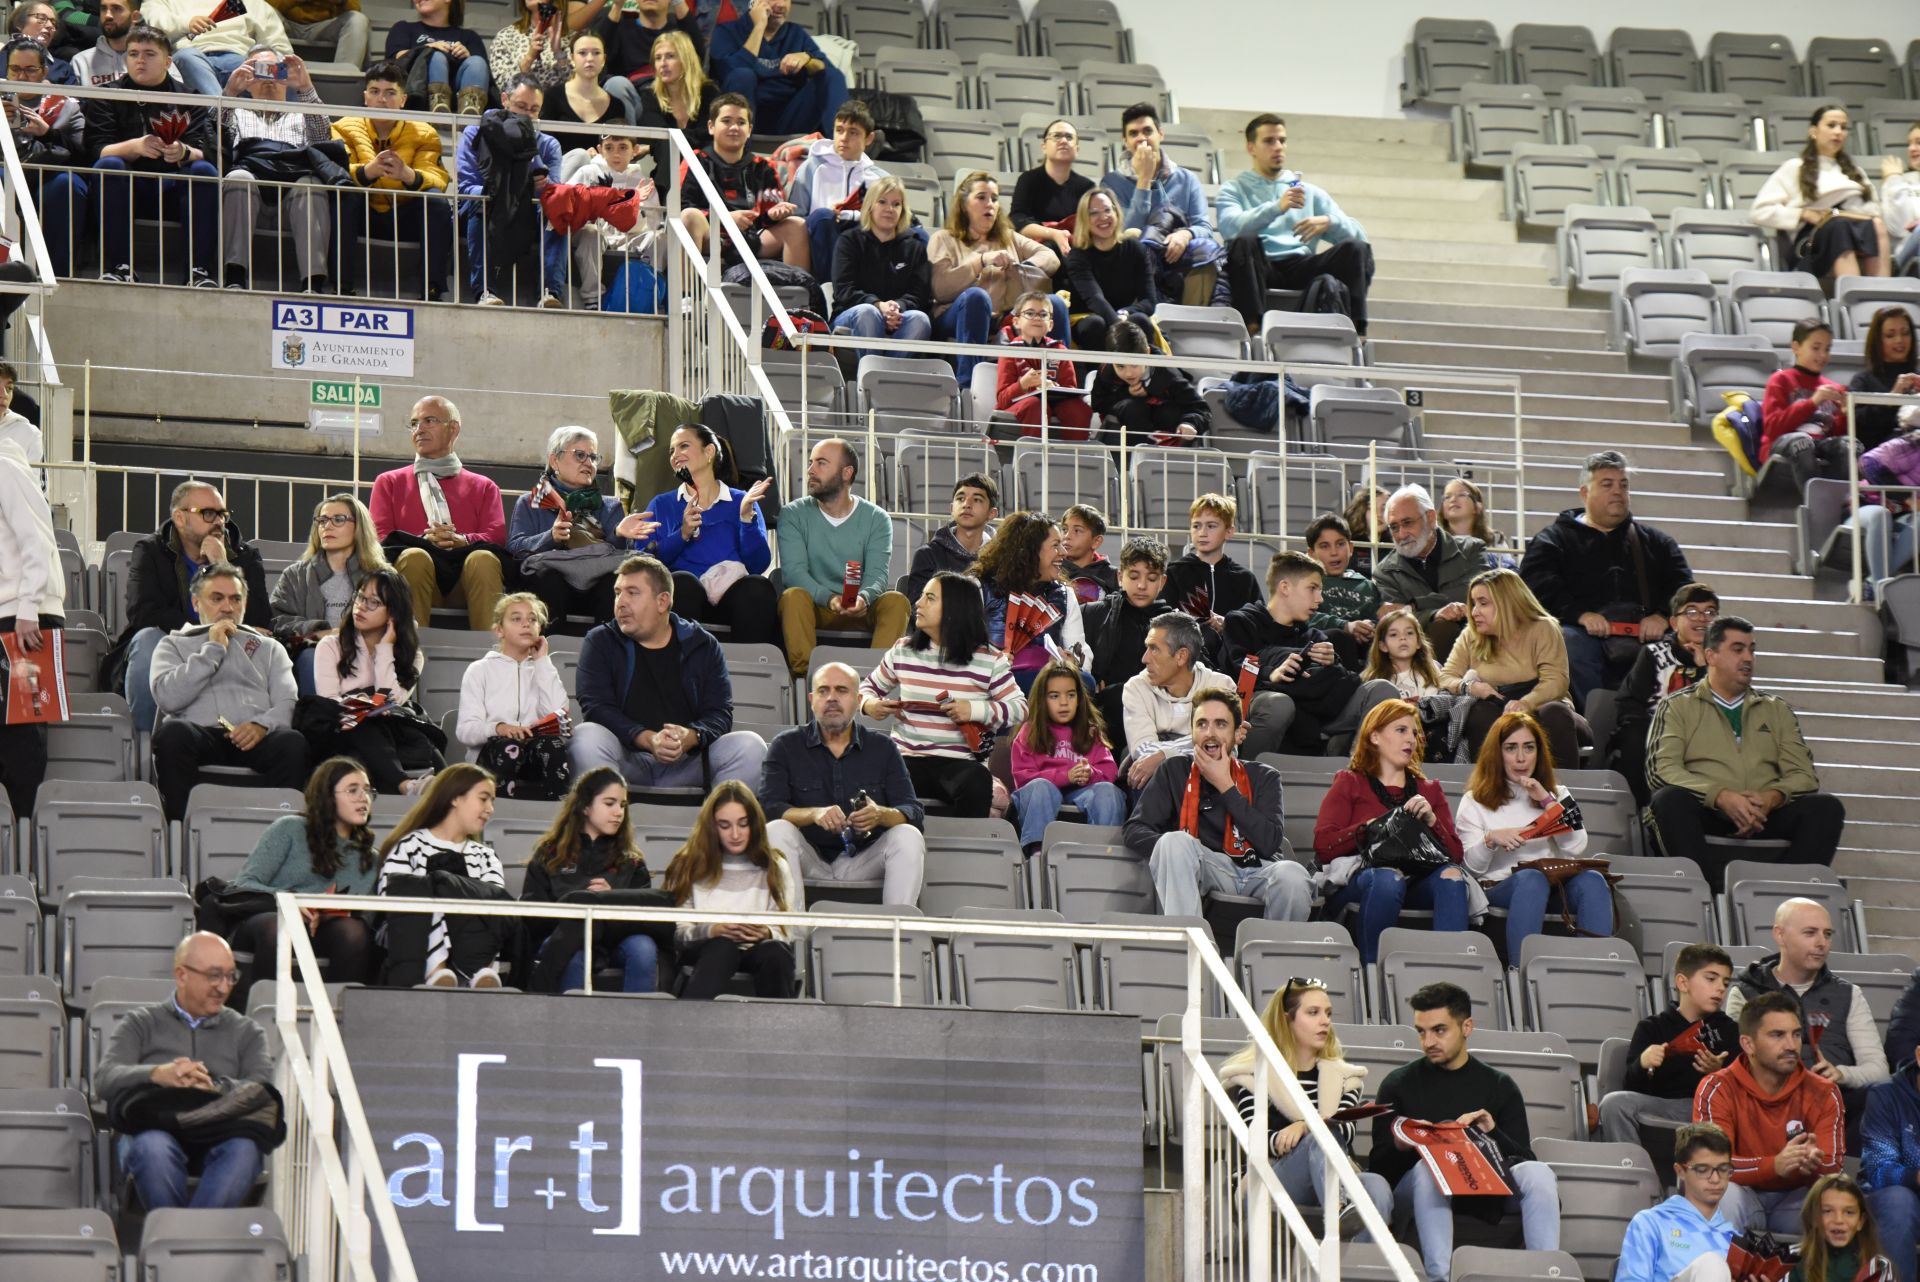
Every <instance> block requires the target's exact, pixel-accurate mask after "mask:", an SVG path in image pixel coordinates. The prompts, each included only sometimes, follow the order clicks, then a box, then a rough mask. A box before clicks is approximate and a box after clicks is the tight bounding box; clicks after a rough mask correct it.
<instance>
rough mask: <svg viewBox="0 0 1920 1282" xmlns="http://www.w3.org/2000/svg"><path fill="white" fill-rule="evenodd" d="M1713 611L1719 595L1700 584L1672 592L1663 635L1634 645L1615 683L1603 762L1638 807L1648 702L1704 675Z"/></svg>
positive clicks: (1643, 784)
mask: <svg viewBox="0 0 1920 1282" xmlns="http://www.w3.org/2000/svg"><path fill="white" fill-rule="evenodd" d="M1719 613H1720V598H1719V597H1718V596H1715V595H1714V591H1713V589H1712V588H1710V587H1708V586H1706V585H1705V584H1704V583H1689V584H1687V585H1686V586H1685V587H1683V588H1681V589H1680V590H1679V591H1678V592H1676V593H1674V594H1673V608H1672V609H1671V610H1670V611H1669V612H1668V614H1667V619H1668V622H1669V626H1668V628H1667V634H1666V635H1665V636H1663V637H1661V638H1660V639H1659V640H1658V641H1655V642H1653V643H1651V644H1649V645H1643V646H1641V647H1640V653H1639V654H1637V655H1635V656H1634V660H1633V667H1632V669H1631V670H1630V671H1628V673H1627V679H1626V680H1625V681H1623V682H1622V683H1621V685H1620V694H1619V702H1618V708H1619V711H1618V712H1617V713H1616V714H1615V719H1614V725H1613V740H1612V742H1611V743H1610V744H1609V745H1608V748H1607V767H1608V769H1610V770H1616V771H1618V772H1619V773H1621V774H1623V775H1625V776H1626V777H1627V783H1628V785H1629V786H1631V787H1632V789H1633V795H1634V796H1635V797H1637V798H1639V800H1640V804H1641V805H1643V806H1644V805H1646V804H1647V802H1648V801H1649V800H1651V794H1650V792H1649V791H1648V789H1647V730H1648V729H1649V728H1650V727H1651V726H1652V725H1653V705H1654V704H1656V703H1658V702H1660V700H1662V699H1664V698H1666V697H1667V696H1668V695H1670V694H1673V693H1675V692H1676V691H1680V690H1685V689H1686V688H1687V687H1688V686H1690V685H1694V684H1696V683H1697V682H1699V680H1700V679H1701V678H1702V677H1704V676H1706V675H1707V625H1708V624H1710V623H1712V622H1713V620H1714V618H1715V617H1716V616H1717V615H1718V614H1719Z"/></svg>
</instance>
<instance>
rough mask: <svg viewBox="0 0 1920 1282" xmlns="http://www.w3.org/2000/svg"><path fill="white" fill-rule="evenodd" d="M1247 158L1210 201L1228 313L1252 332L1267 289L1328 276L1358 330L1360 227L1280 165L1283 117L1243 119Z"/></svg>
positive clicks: (1365, 269) (1362, 296) (1362, 269)
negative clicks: (1223, 262)
mask: <svg viewBox="0 0 1920 1282" xmlns="http://www.w3.org/2000/svg"><path fill="white" fill-rule="evenodd" d="M1247 155H1248V156H1249V157H1251V158H1252V160H1253V169H1252V170H1251V171H1249V172H1247V173H1244V174H1241V175H1240V176H1239V177H1238V178H1235V179H1234V180H1233V181H1232V182H1230V183H1228V184H1227V185H1226V186H1224V187H1222V188H1221V189H1220V194H1219V196H1218V197H1216V198H1215V210H1216V212H1217V213H1218V216H1219V217H1218V222H1219V226H1220V238H1221V239H1222V240H1224V241H1226V242H1227V283H1228V284H1229V285H1230V286H1231V287H1232V290H1233V306H1234V310H1236V311H1238V312H1239V313H1240V314H1241V315H1242V316H1244V317H1246V320H1247V328H1249V329H1257V328H1258V327H1259V325H1260V318H1261V316H1262V315H1263V314H1265V312H1266V310H1267V290H1268V289H1306V288H1308V287H1309V286H1310V285H1311V284H1312V283H1313V281H1314V280H1315V279H1316V278H1317V277H1321V276H1331V277H1332V278H1333V279H1335V280H1337V281H1339V282H1340V284H1342V285H1344V286H1345V287H1346V291H1347V298H1348V300H1349V301H1348V312H1347V314H1348V315H1349V316H1351V317H1352V318H1353V327H1354V329H1356V330H1357V331H1359V332H1360V333H1361V334H1363V335H1364V334H1365V333H1366V332H1367V284H1368V282H1369V281H1371V280H1372V279H1373V250H1372V249H1371V248H1370V247H1369V246H1368V244H1367V230H1366V228H1364V227H1362V226H1361V225H1360V224H1359V223H1357V222H1355V221H1354V220H1353V219H1351V218H1349V217H1347V215H1346V214H1344V213H1342V212H1341V210H1340V206H1339V205H1336V204H1335V203H1334V201H1333V197H1331V196H1329V195H1327V193H1326V192H1325V191H1322V190H1321V189H1320V188H1318V187H1316V186H1314V185H1313V184H1312V183H1309V182H1306V181H1304V180H1303V179H1302V178H1301V177H1300V175H1299V173H1298V172H1296V171H1294V170H1290V169H1288V168H1287V167H1286V161H1287V122H1286V121H1284V120H1282V119H1280V117H1278V116H1275V115H1271V114H1268V115H1260V116H1255V117H1254V118H1253V119H1252V120H1250V121H1248V122H1247ZM1328 246H1331V248H1328ZM1323 251H1324V252H1323Z"/></svg>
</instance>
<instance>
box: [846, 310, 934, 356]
mask: <svg viewBox="0 0 1920 1282" xmlns="http://www.w3.org/2000/svg"><path fill="white" fill-rule="evenodd" d="M833 327H834V328H835V329H845V330H851V331H853V333H855V334H856V335H858V336H859V337H861V338H898V339H904V340H906V341H908V342H925V341H926V340H927V339H929V338H932V337H933V321H932V320H931V319H930V318H929V317H928V316H927V314H926V313H925V312H902V313H900V328H899V329H897V330H895V331H894V332H893V333H892V334H888V333H887V318H886V317H885V316H882V315H881V314H880V309H879V308H878V307H875V306H874V305H873V304H872V303H861V304H860V305H859V306H858V307H849V308H847V310H846V311H844V312H841V313H840V314H839V315H838V316H836V317H834V318H833ZM883 354H884V353H878V352H867V351H862V352H861V353H860V355H862V356H876V355H883Z"/></svg>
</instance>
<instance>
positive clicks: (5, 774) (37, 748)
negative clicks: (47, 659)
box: [0, 614, 67, 819]
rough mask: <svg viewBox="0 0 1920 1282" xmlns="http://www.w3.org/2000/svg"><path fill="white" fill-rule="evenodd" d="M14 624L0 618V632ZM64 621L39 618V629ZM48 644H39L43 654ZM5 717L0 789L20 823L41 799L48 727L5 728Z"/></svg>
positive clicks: (0, 718)
mask: <svg viewBox="0 0 1920 1282" xmlns="http://www.w3.org/2000/svg"><path fill="white" fill-rule="evenodd" d="M16 622H17V620H16V619H15V618H14V616H12V615H8V616H7V617H6V618H0V632H11V631H13V626H14V624H15V623H16ZM66 623H67V621H66V620H65V619H62V618H56V617H55V616H53V615H51V614H43V615H41V616H40V627H41V629H42V630H43V631H44V630H45V629H47V628H63V627H65V626H66ZM48 644H51V643H50V642H42V645H41V649H42V650H44V649H45V648H46V646H47V645H48ZM4 690H5V687H4V686H0V709H4V706H5V703H6V699H5V695H4ZM4 722H5V717H4V715H0V787H5V788H6V790H7V801H8V803H9V804H10V805H12V807H13V813H14V814H16V815H18V816H20V817H21V818H22V819H24V818H26V817H27V816H28V815H31V814H32V813H33V803H34V801H35V800H36V799H37V798H38V797H39V795H40V785H41V784H42V783H43V782H45V780H46V777H47V727H46V726H45V725H30V726H10V725H6V724H4Z"/></svg>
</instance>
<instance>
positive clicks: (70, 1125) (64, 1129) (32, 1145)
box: [0, 1087, 94, 1211]
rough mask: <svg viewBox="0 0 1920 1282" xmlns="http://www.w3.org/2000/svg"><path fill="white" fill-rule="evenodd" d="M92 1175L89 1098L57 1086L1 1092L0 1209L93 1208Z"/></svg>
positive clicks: (92, 1144) (92, 1137)
mask: <svg viewBox="0 0 1920 1282" xmlns="http://www.w3.org/2000/svg"><path fill="white" fill-rule="evenodd" d="M93 1171H94V1135H93V1119H92V1116H91V1114H90V1113H89V1112H88V1109H87V1099H86V1096H84V1095H82V1094H81V1093H80V1092H79V1091H76V1090H72V1089H70V1088H57V1087H54V1088H50V1087H15V1088H13V1089H11V1090H5V1091H0V1207H4V1208H6V1209H8V1210H18V1211H65V1210H77V1209H80V1208H83V1207H89V1206H91V1205H92V1204H93V1196H94V1194H93V1186H94V1175H93Z"/></svg>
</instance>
